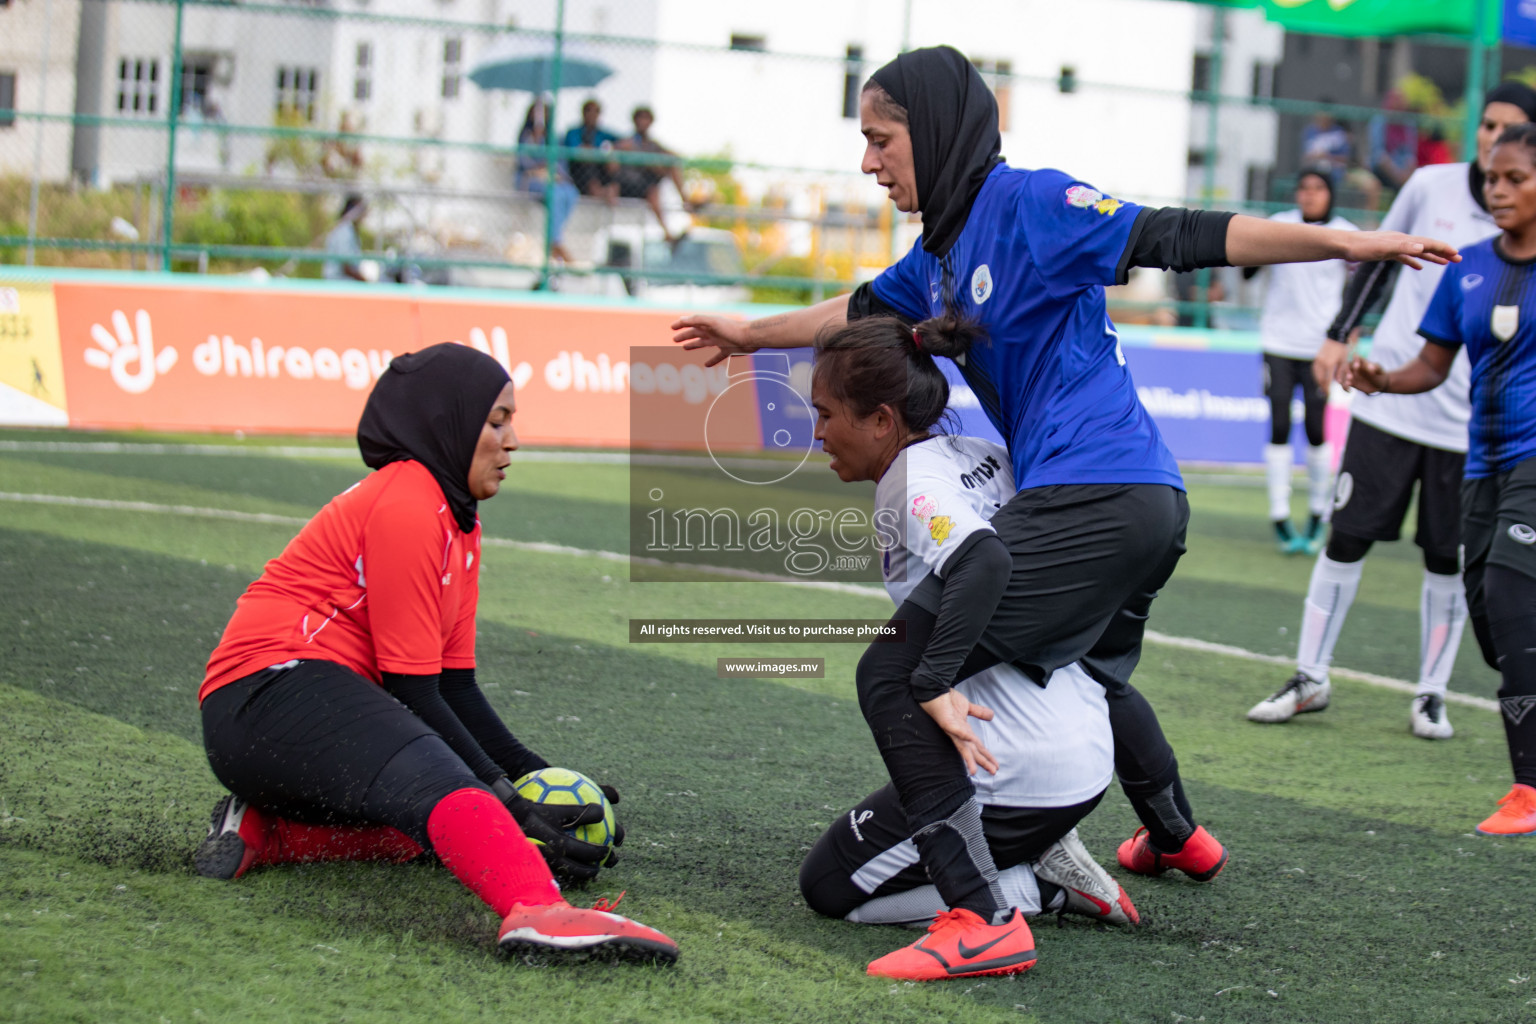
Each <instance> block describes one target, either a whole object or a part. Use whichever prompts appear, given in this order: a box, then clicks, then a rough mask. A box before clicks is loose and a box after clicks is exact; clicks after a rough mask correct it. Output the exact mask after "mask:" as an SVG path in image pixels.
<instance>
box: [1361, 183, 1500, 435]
mask: <svg viewBox="0 0 1536 1024" xmlns="http://www.w3.org/2000/svg"><path fill="white" fill-rule="evenodd" d="M1468 173H1469V166H1468V165H1467V164H1432V165H1430V166H1428V167H1420V168H1419V169H1418V170H1416V171H1414V172H1413V177H1411V178H1409V179H1408V183H1407V184H1406V185H1404V186H1403V190H1402V191H1401V192H1399V193H1398V194H1397V199H1395V200H1394V201H1393V203H1392V208H1391V209H1390V210H1388V211H1387V216H1386V217H1385V218H1384V219H1383V220H1382V222H1381V229H1382V230H1383V231H1404V232H1407V233H1408V234H1410V235H1427V236H1429V237H1430V238H1438V239H1440V240H1441V241H1443V242H1450V243H1451V244H1452V245H1454V246H1457V247H1458V248H1465V247H1466V246H1469V245H1471V244H1472V243H1474V242H1481V241H1482V240H1483V239H1485V238H1491V237H1492V236H1494V235H1496V234H1498V233H1499V228H1498V226H1497V225H1496V224H1494V222H1493V217H1492V216H1491V215H1490V214H1489V213H1488V212H1487V211H1486V210H1484V209H1483V208H1482V207H1481V206H1479V205H1477V200H1475V199H1473V198H1472V189H1471V187H1470V186H1469V184H1468V177H1467V175H1468ZM1443 273H1445V268H1444V267H1441V266H1438V265H1437V264H1434V263H1425V264H1424V269H1423V270H1410V269H1409V268H1407V267H1404V268H1402V270H1400V271H1398V274H1397V283H1396V285H1395V286H1394V287H1393V289H1392V298H1391V299H1390V300H1388V302H1387V309H1386V312H1385V313H1383V314H1382V317H1381V323H1380V325H1378V326H1377V328H1376V338H1375V340H1374V341H1373V342H1372V343H1371V360H1372V362H1376V363H1380V364H1381V365H1382V366H1384V367H1386V368H1387V369H1389V370H1392V369H1396V368H1397V367H1399V366H1402V365H1403V364H1404V363H1407V362H1409V361H1410V360H1412V359H1413V358H1414V357H1415V356H1417V355H1418V354H1419V349H1421V348H1423V347H1424V339H1423V338H1422V337H1420V335H1419V321H1420V320H1422V319H1423V318H1424V311H1425V310H1427V309H1428V308H1429V300H1430V299H1431V298H1432V297H1433V296H1434V294H1435V286H1436V285H1438V284H1439V283H1440V275H1441V274H1443ZM1471 386H1472V371H1471V368H1470V364H1469V363H1468V362H1467V353H1466V350H1465V349H1462V350H1461V351H1458V352H1457V353H1456V358H1455V360H1454V361H1453V362H1452V363H1451V372H1450V375H1449V376H1447V377H1446V379H1445V383H1444V384H1441V385H1440V386H1439V387H1437V388H1435V389H1434V390H1433V391H1427V392H1425V393H1424V394H1422V395H1362V394H1359V393H1356V394H1355V396H1354V398H1353V399H1351V401H1350V415H1351V416H1353V417H1354V418H1356V419H1358V420H1360V421H1361V422H1362V423H1369V424H1370V425H1371V426H1373V427H1376V428H1377V429H1378V430H1385V431H1386V432H1387V433H1389V434H1396V435H1397V436H1398V437H1404V438H1407V439H1408V440H1410V441H1417V442H1418V443H1419V444H1425V445H1429V446H1430V447H1431V448H1444V449H1446V450H1448V451H1453V452H1464V451H1466V450H1467V421H1468V420H1469V419H1470V418H1471V415H1472V411H1471V404H1470V398H1469V395H1470V393H1471Z"/></svg>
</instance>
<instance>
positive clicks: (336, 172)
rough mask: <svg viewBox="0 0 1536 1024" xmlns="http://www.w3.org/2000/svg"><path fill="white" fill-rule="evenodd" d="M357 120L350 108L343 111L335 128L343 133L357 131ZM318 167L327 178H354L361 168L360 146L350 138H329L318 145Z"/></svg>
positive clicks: (361, 155) (360, 171)
mask: <svg viewBox="0 0 1536 1024" xmlns="http://www.w3.org/2000/svg"><path fill="white" fill-rule="evenodd" d="M357 129H358V125H357V122H356V121H355V120H354V119H353V117H352V112H351V111H350V110H347V111H343V112H342V115H341V123H340V124H339V125H337V127H336V130H337V131H338V132H341V133H342V134H343V135H351V134H354V133H356V132H357ZM320 169H321V170H322V171H324V172H325V176H326V177H327V178H355V177H357V176H358V175H359V174H360V173H362V170H363V150H362V147H361V146H359V145H358V144H357V143H355V142H353V141H352V140H351V139H342V138H329V139H326V140H325V144H324V145H322V146H321V147H320Z"/></svg>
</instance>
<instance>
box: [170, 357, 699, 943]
mask: <svg viewBox="0 0 1536 1024" xmlns="http://www.w3.org/2000/svg"><path fill="white" fill-rule="evenodd" d="M515 410H516V399H515V395H514V392H513V387H512V382H511V380H510V379H509V378H508V376H507V373H506V371H505V370H504V369H503V368H502V366H501V364H499V363H497V362H496V361H495V360H494V359H492V358H491V357H490V356H487V355H484V354H482V353H479V352H476V351H474V350H473V349H469V348H465V347H463V346H460V345H435V346H433V347H431V348H427V349H424V350H422V351H420V352H416V353H411V354H407V355H403V356H400V357H398V358H396V359H395V360H394V361H393V363H392V364H391V365H390V368H389V369H388V370H386V371H385V373H384V374H383V376H381V377H380V378H379V381H378V384H377V385H376V386H375V387H374V390H373V393H372V394H371V395H370V396H369V398H368V403H367V406H366V407H365V408H364V410H363V416H362V420H361V421H360V422H359V423H358V428H357V440H358V446H359V448H361V450H362V455H363V461H364V462H365V463H367V464H368V466H369V467H370V468H372V469H373V470H375V472H374V473H372V474H371V475H369V476H368V477H366V478H365V479H363V480H362V482H360V483H358V484H356V485H355V486H353V487H350V488H348V489H347V490H346V491H344V492H343V493H342V494H340V495H338V496H337V497H336V498H334V499H333V500H332V501H331V502H330V503H329V504H328V505H326V506H325V507H324V508H322V509H321V510H320V511H319V512H318V513H317V514H316V515H315V517H314V518H313V519H311V520H310V521H309V523H307V524H306V525H305V526H304V528H303V529H302V530H300V531H299V534H298V536H297V537H295V538H294V539H293V540H292V541H291V542H289V544H288V546H287V547H286V548H285V549H284V550H283V553H282V554H280V555H279V556H278V557H277V558H275V559H273V560H272V561H271V562H269V563H267V567H266V569H265V570H264V571H263V572H262V575H261V578H260V579H258V580H256V582H254V583H252V584H251V585H250V587H249V588H247V590H246V592H245V594H244V595H242V596H241V598H240V600H239V603H238V604H237V605H236V607H235V614H234V616H233V617H232V618H231V619H230V622H229V625H228V627H227V628H226V629H225V630H224V636H223V638H222V639H221V640H220V641H219V645H218V647H217V648H216V649H215V650H214V652H213V655H212V657H210V658H209V660H208V671H207V675H206V677H205V678H204V680H203V685H202V687H201V689H200V690H199V693H198V699H199V701H200V702H201V708H202V717H203V741H204V746H205V747H206V749H207V752H208V761H209V764H210V765H211V766H212V767H213V772H214V774H215V775H216V776H218V778H219V780H220V781H221V782H223V783H224V785H225V786H227V787H228V788H229V790H230V792H231V794H232V795H230V796H226V797H225V798H224V799H222V800H221V801H219V803H218V805H217V806H216V807H215V808H214V812H213V820H212V822H211V824H210V827H209V832H208V838H207V839H206V840H204V842H203V844H202V845H201V846H200V847H199V848H198V851H197V853H196V855H195V857H194V861H195V863H196V865H197V869H198V871H199V872H200V873H201V874H203V875H206V876H210V877H215V878H238V877H240V876H241V875H242V874H244V873H245V872H246V871H247V870H249V869H250V868H251V867H253V866H256V865H260V864H282V863H293V862H300V861H316V860H397V861H399V860H409V859H411V858H413V857H416V856H419V855H420V854H421V853H423V852H424V851H426V850H431V851H432V852H433V853H435V854H436V855H437V857H438V859H439V860H441V861H442V863H443V865H444V866H445V867H447V868H448V870H449V871H451V872H453V874H454V875H455V876H456V877H457V878H458V879H459V881H461V882H463V883H464V885H465V886H467V887H468V888H469V889H470V890H471V891H472V892H474V893H475V895H477V896H479V897H480V898H481V899H482V900H484V901H485V903H486V904H487V905H488V906H490V907H491V909H492V910H494V911H495V912H496V913H497V914H498V915H499V916H500V917H501V918H502V925H501V928H500V931H499V933H498V937H499V942H500V945H501V946H502V947H503V948H504V949H508V950H511V951H529V950H535V951H541V952H570V953H580V954H589V953H592V952H594V951H597V952H605V953H613V954H617V955H619V956H622V957H625V958H630V959H642V960H656V961H661V962H671V961H673V960H675V959H676V957H677V946H676V944H675V943H674V942H672V940H671V939H669V938H667V937H666V936H665V935H663V934H661V933H660V932H658V931H655V930H654V929H651V928H647V927H645V926H644V925H641V924H638V923H636V922H634V921H630V920H629V919H627V918H624V917H620V916H619V915H617V914H613V913H609V912H607V911H606V910H582V909H578V908H575V907H572V906H571V905H570V904H568V903H566V902H565V900H564V899H563V898H562V897H561V895H560V888H559V885H558V884H557V883H556V881H555V875H556V874H559V875H560V876H561V877H562V878H564V879H566V880H568V881H575V882H580V881H584V880H586V879H588V878H591V877H593V876H594V875H596V874H597V869H598V866H599V864H600V863H612V854H611V851H608V850H606V849H604V848H603V847H599V846H594V845H592V844H588V843H583V842H580V841H578V840H576V839H574V838H572V837H571V836H569V835H567V834H566V831H565V830H566V829H569V828H574V827H575V826H577V825H580V824H588V823H591V822H592V821H595V820H597V818H599V817H601V815H602V808H601V807H599V806H598V805H578V806H575V807H571V806H564V807H559V806H552V805H545V804H536V803H534V802H532V801H530V800H527V799H525V798H523V797H521V796H519V795H518V794H517V792H516V791H515V789H514V788H513V786H512V782H511V780H512V779H515V778H517V777H518V776H520V775H522V774H525V773H526V772H529V771H533V770H536V769H539V768H544V767H547V763H546V762H545V761H544V760H543V759H542V758H540V757H539V756H538V755H537V754H534V753H533V752H531V751H530V750H528V749H527V748H526V747H524V746H523V745H522V744H521V743H519V742H518V740H517V739H516V738H515V737H514V736H513V735H512V733H511V732H509V731H508V730H507V728H506V726H505V725H504V724H503V723H502V721H501V719H500V718H499V717H498V716H497V714H496V712H495V711H494V710H492V708H491V706H490V704H489V703H488V702H487V701H486V699H485V697H484V695H483V694H482V693H481V691H480V688H479V686H478V685H477V684H476V682H475V606H476V603H477V600H478V597H479V578H480V523H479V520H478V519H477V517H476V504H477V502H478V501H481V500H484V499H486V498H490V497H492V496H493V495H495V494H496V492H497V491H498V490H499V489H500V487H501V481H502V480H503V479H505V477H506V473H505V472H504V470H505V469H506V467H507V465H509V464H510V461H511V460H510V456H509V453H510V452H512V451H514V450H516V448H517V435H516V433H515V432H514V431H513V427H512V416H513V413H514V412H515ZM607 792H608V795H609V798H610V799H617V793H615V792H612V791H611V790H607ZM530 839H537V840H538V841H539V844H535V843H533V842H530ZM546 862H547V863H546ZM552 871H553V873H552Z"/></svg>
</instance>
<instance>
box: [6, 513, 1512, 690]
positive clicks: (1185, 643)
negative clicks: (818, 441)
mask: <svg viewBox="0 0 1536 1024" xmlns="http://www.w3.org/2000/svg"><path fill="white" fill-rule="evenodd" d="M0 501H13V502H23V503H27V504H34V505H62V506H67V507H71V508H97V509H107V510H111V511H117V512H148V513H152V514H158V515H178V516H196V517H199V518H203V519H225V520H231V521H234V522H244V523H267V524H276V525H282V526H303V525H304V524H305V523H306V522H308V520H307V519H302V518H300V517H298V516H283V515H276V514H273V513H270V512H239V511H236V510H234V509H226V508H203V507H200V506H197V505H159V504H155V503H153V502H148V501H114V500H109V499H106V498H78V497H70V496H66V495H58V494H18V493H16V492H13V491H0ZM482 543H484V544H486V545H487V546H489V547H497V548H508V549H511V550H514V551H531V552H537V553H539V554H546V555H574V556H579V557H583V558H598V559H602V560H603V561H607V562H623V563H636V564H641V565H654V566H658V567H661V568H669V569H677V570H685V571H692V572H707V573H711V574H713V575H718V576H725V577H728V578H733V579H740V580H755V581H763V582H770V583H784V584H788V585H789V586H792V587H803V588H806V589H809V590H822V591H830V592H832V593H839V594H851V595H854V596H857V597H868V598H878V599H880V600H882V601H884V600H885V599H886V596H885V591H884V590H883V589H881V588H877V587H874V586H865V585H861V584H857V583H834V582H823V581H819V580H798V579H794V578H792V577H787V576H773V575H769V574H767V573H755V572H749V571H746V570H741V569H723V568H719V567H716V566H707V565H688V564H680V563H677V562H665V561H662V560H661V559H658V558H634V559H632V558H630V556H629V555H626V554H623V553H622V552H619V551H600V550H594V549H591V548H573V547H567V546H566V545H564V544H546V543H542V542H539V541H522V540H507V539H504V538H501V537H484V538H483V539H482ZM1146 637H1147V639H1148V640H1149V641H1151V642H1152V643H1154V644H1161V645H1162V646H1164V647H1174V648H1178V649H1179V650H1185V651H1199V652H1200V653H1202V654H1219V655H1222V656H1224V657H1228V658H1237V659H1240V660H1242V661H1253V662H1258V663H1259V664H1263V665H1276V666H1280V667H1284V668H1290V667H1292V666H1294V664H1295V662H1294V660H1293V659H1291V658H1284V657H1281V656H1279V655H1275V654H1259V653H1257V652H1255V651H1250V650H1246V649H1245V648H1242V647H1233V646H1231V645H1230V644H1218V643H1212V642H1211V641H1209V640H1200V639H1197V638H1195V637H1187V636H1169V635H1168V634H1167V633H1159V632H1158V631H1157V630H1154V629H1149V630H1147V633H1146ZM1331 674H1332V675H1334V676H1335V677H1337V678H1340V679H1352V680H1354V681H1355V682H1358V683H1365V684H1366V685H1368V686H1376V687H1380V688H1382V689H1385V690H1396V691H1398V692H1399V693H1406V694H1414V693H1417V692H1418V687H1417V686H1415V685H1414V684H1413V683H1410V682H1408V681H1407V680H1406V679H1392V678H1390V677H1388V676H1379V675H1376V674H1375V673H1372V672H1357V671H1355V670H1354V669H1350V668H1334V669H1332V670H1331ZM1445 699H1446V700H1447V701H1448V702H1450V703H1452V704H1462V705H1465V706H1467V707H1472V708H1481V709H1482V710H1484V711H1498V710H1499V704H1498V701H1492V700H1488V699H1487V698H1486V697H1474V696H1472V695H1471V694H1467V693H1456V692H1455V691H1451V692H1448V693H1446V695H1445Z"/></svg>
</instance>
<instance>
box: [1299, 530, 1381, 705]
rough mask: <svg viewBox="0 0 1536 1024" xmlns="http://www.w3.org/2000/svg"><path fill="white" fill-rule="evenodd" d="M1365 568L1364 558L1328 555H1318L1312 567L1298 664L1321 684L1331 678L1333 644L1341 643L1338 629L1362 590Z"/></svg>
mask: <svg viewBox="0 0 1536 1024" xmlns="http://www.w3.org/2000/svg"><path fill="white" fill-rule="evenodd" d="M1364 569H1365V559H1363V558H1362V559H1361V560H1360V561H1358V562H1335V561H1334V560H1333V559H1331V558H1329V557H1328V556H1327V555H1326V554H1323V555H1319V556H1317V565H1315V566H1313V568H1312V582H1311V583H1310V584H1308V585H1307V603H1306V607H1305V608H1303V609H1302V613H1301V642H1300V643H1298V644H1297V650H1296V667H1297V668H1298V669H1300V670H1301V671H1303V672H1305V673H1306V674H1307V675H1309V676H1311V677H1312V678H1313V679H1315V680H1317V681H1318V682H1320V683H1325V682H1327V681H1328V666H1329V665H1330V664H1332V663H1333V645H1334V644H1336V643H1338V642H1339V630H1341V629H1343V628H1344V618H1345V616H1347V615H1348V614H1349V606H1350V605H1351V604H1353V603H1354V601H1355V593H1356V591H1358V590H1359V589H1360V574H1361V572H1363V571H1364Z"/></svg>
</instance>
